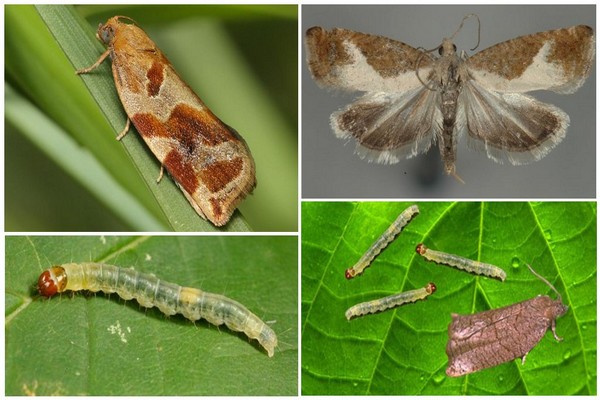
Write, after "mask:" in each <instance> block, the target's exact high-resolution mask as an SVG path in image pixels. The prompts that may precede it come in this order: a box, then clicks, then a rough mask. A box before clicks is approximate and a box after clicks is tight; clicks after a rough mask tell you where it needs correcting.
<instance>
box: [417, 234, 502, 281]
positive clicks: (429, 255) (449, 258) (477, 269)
mask: <svg viewBox="0 0 600 400" xmlns="http://www.w3.org/2000/svg"><path fill="white" fill-rule="evenodd" d="M416 251H417V253H419V254H420V255H422V256H423V257H424V258H425V259H426V260H429V261H433V262H436V263H438V264H445V265H450V266H453V267H456V268H459V269H462V270H465V271H467V272H472V273H474V274H477V275H486V276H489V277H492V278H498V279H500V280H501V281H504V280H505V279H506V272H504V270H502V268H499V267H496V266H495V265H492V264H486V263H482V262H479V261H474V260H469V259H468V258H464V257H461V256H457V255H454V254H448V253H443V252H441V251H436V250H431V249H428V248H427V247H426V246H425V245H424V244H423V243H419V244H418V245H417V248H416Z"/></svg>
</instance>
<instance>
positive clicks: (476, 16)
mask: <svg viewBox="0 0 600 400" xmlns="http://www.w3.org/2000/svg"><path fill="white" fill-rule="evenodd" d="M471 17H475V18H477V44H476V45H475V47H473V48H472V49H471V51H473V50H475V49H476V48H478V47H479V41H480V39H481V21H480V20H479V15H477V14H467V15H465V16H464V18H463V19H462V21H461V23H460V26H459V27H458V29H457V30H456V32H454V33H453V34H452V36H450V39H454V36H456V35H457V34H458V32H460V30H461V29H462V27H463V25H464V24H465V21H466V20H467V19H469V18H471Z"/></svg>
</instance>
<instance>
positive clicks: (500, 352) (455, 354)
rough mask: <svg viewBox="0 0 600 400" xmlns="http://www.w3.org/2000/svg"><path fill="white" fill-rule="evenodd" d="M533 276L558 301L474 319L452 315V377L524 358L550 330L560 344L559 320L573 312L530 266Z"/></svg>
mask: <svg viewBox="0 0 600 400" xmlns="http://www.w3.org/2000/svg"><path fill="white" fill-rule="evenodd" d="M527 267H528V268H529V270H530V271H531V273H532V274H534V275H535V276H536V277H537V278H538V279H540V280H541V281H542V282H544V283H545V284H546V285H548V287H550V288H551V289H552V290H553V291H554V292H555V293H556V294H557V297H558V298H557V300H552V299H551V298H550V297H548V296H541V295H538V296H537V297H535V298H533V299H530V300H526V301H522V302H520V303H517V304H513V305H510V306H506V307H503V308H498V309H494V310H488V311H483V312H480V313H477V314H472V315H458V314H452V322H451V323H450V325H449V326H448V345H447V346H446V354H447V355H448V368H447V369H446V374H447V375H448V376H453V377H456V376H462V375H466V374H470V373H473V372H476V371H479V370H482V369H485V368H490V367H494V366H496V365H499V364H502V363H505V362H507V361H511V360H514V359H516V358H519V357H522V361H521V363H522V364H525V358H526V357H527V354H528V353H529V352H530V351H531V350H532V349H533V348H534V347H535V346H536V345H537V344H538V343H539V342H540V340H542V338H543V337H544V335H545V334H546V331H547V330H548V328H552V334H553V335H554V338H555V339H556V340H557V341H561V340H562V338H560V337H558V335H557V334H556V319H557V318H558V317H561V316H563V315H565V313H566V312H567V311H568V310H569V307H567V306H566V305H565V304H563V302H562V297H561V296H560V293H559V292H558V290H556V288H555V287H554V286H552V284H551V283H550V282H548V280H547V279H545V278H544V277H542V276H540V275H539V274H538V273H537V272H535V271H534V270H533V269H532V268H531V267H530V266H529V265H527Z"/></svg>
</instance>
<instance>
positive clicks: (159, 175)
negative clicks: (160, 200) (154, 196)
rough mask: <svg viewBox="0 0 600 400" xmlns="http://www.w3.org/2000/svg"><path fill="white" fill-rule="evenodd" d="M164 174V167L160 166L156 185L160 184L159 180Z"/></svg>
mask: <svg viewBox="0 0 600 400" xmlns="http://www.w3.org/2000/svg"><path fill="white" fill-rule="evenodd" d="M164 172H165V167H164V166H163V165H162V164H160V172H159V173H158V178H156V183H160V180H161V179H162V177H163V173H164Z"/></svg>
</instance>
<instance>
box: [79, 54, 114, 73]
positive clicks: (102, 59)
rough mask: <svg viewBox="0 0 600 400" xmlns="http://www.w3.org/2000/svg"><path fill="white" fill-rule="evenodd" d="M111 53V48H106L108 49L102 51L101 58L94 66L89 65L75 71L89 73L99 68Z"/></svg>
mask: <svg viewBox="0 0 600 400" xmlns="http://www.w3.org/2000/svg"><path fill="white" fill-rule="evenodd" d="M109 54H110V49H106V51H105V52H104V53H102V55H101V56H100V58H99V59H98V60H97V61H96V62H95V63H94V64H93V65H92V66H90V67H87V68H82V69H78V70H77V71H75V74H77V75H79V74H87V73H88V72H90V71H93V70H94V69H96V68H98V66H99V65H100V64H102V61H104V60H105V59H106V57H107V56H108V55H109Z"/></svg>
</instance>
